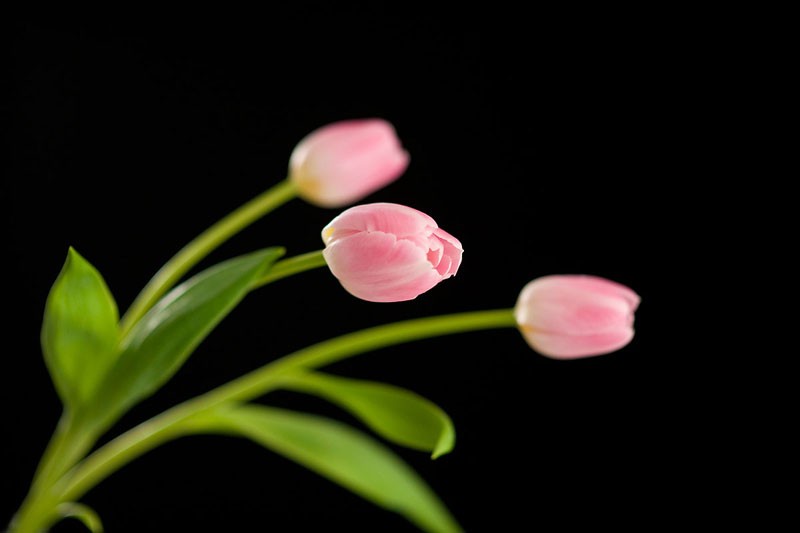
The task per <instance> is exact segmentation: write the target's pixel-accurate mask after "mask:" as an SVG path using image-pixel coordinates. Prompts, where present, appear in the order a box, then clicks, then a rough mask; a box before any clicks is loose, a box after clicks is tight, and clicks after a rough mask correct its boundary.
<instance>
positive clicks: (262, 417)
mask: <svg viewBox="0 0 800 533" xmlns="http://www.w3.org/2000/svg"><path fill="white" fill-rule="evenodd" d="M214 417H215V418H214V419H212V420H211V421H210V424H211V426H212V429H215V430H221V431H223V432H226V433H231V432H232V433H234V434H238V435H241V436H244V437H247V438H249V439H251V440H253V441H255V442H257V443H259V444H261V445H262V446H265V447H266V448H269V449H271V450H273V451H275V452H277V453H280V454H282V455H284V456H286V457H288V458H289V459H291V460H293V461H295V462H297V463H299V464H301V465H303V466H305V467H306V468H309V469H310V470H312V471H314V472H317V473H318V474H320V475H322V476H325V477H327V478H328V479H330V480H331V481H334V482H335V483H338V484H339V485H341V486H342V487H345V488H347V489H349V490H351V491H353V492H354V493H356V494H358V495H360V496H362V497H363V498H365V499H367V500H369V501H371V502H373V503H375V504H377V505H379V506H381V507H384V508H386V509H389V510H391V511H395V512H397V513H400V514H401V515H403V516H405V517H406V518H407V519H408V520H410V521H411V522H413V523H414V524H416V525H417V526H418V527H420V528H421V529H422V530H424V531H428V532H435V533H449V532H458V531H462V529H461V527H460V526H459V525H458V523H457V522H456V521H455V519H454V518H453V516H452V515H451V514H450V512H449V511H448V510H447V508H446V507H445V505H444V504H443V503H442V502H441V500H440V499H439V498H438V496H437V495H436V493H434V492H433V490H432V489H431V488H430V487H429V486H428V485H427V484H426V483H425V481H424V480H423V479H422V478H421V477H420V476H419V475H418V474H417V473H416V472H415V471H414V470H413V469H412V468H411V467H409V466H408V465H407V464H406V463H404V462H403V461H402V460H401V459H400V458H399V457H397V456H396V455H395V454H394V453H393V452H392V451H391V450H389V449H388V448H386V447H385V446H383V445H382V444H380V443H379V442H377V441H375V440H373V439H372V438H370V437H369V436H367V435H365V434H363V433H362V432H360V431H358V430H356V429H353V428H351V427H349V426H347V425H346V424H343V423H341V422H338V421H335V420H331V419H328V418H324V417H321V416H317V415H310V414H306V413H298V412H294V411H288V410H285V409H276V408H272V407H264V406H255V405H245V406H238V407H235V408H233V409H229V410H225V411H220V412H218V413H216V414H215V415H214Z"/></svg>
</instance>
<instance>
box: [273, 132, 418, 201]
mask: <svg viewBox="0 0 800 533" xmlns="http://www.w3.org/2000/svg"><path fill="white" fill-rule="evenodd" d="M408 162H409V155H408V152H406V151H405V150H403V147H402V146H401V144H400V141H399V140H398V138H397V135H396V134H395V130H394V128H393V127H392V125H391V124H389V123H388V122H386V121H385V120H381V119H363V120H344V121H341V122H334V123H333V124H329V125H327V126H323V127H322V128H319V129H317V130H315V131H313V132H311V133H310V134H308V135H307V136H306V137H305V138H304V139H303V140H301V141H300V142H299V143H298V144H297V146H296V147H295V149H294V151H293V152H292V155H291V158H290V159H289V179H290V180H291V181H292V182H294V184H295V186H296V187H297V193H298V195H299V196H300V197H301V198H303V199H304V200H306V201H308V202H310V203H312V204H315V205H318V206H320V207H342V206H345V205H348V204H351V203H353V202H356V201H358V200H360V199H361V198H363V197H365V196H367V195H368V194H370V193H372V192H374V191H376V190H378V189H380V188H381V187H384V186H386V185H388V184H389V183H391V182H392V181H394V180H396V179H397V178H398V177H400V175H401V174H402V173H403V172H404V171H405V170H406V168H407V167H408Z"/></svg>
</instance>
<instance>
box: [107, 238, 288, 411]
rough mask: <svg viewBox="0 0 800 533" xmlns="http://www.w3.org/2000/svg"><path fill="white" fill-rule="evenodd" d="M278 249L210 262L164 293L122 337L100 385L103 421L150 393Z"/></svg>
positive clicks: (244, 291)
mask: <svg viewBox="0 0 800 533" xmlns="http://www.w3.org/2000/svg"><path fill="white" fill-rule="evenodd" d="M283 253H284V250H283V248H277V247H275V248H268V249H265V250H262V251H259V252H255V253H252V254H248V255H244V256H241V257H237V258H234V259H230V260H228V261H225V262H223V263H220V264H218V265H215V266H213V267H211V268H208V269H207V270H204V271H203V272H200V273H199V274H197V275H195V276H194V277H192V278H190V279H189V280H187V281H186V282H184V283H182V284H180V285H178V286H177V287H175V288H174V289H172V290H171V291H170V292H169V293H167V294H166V295H165V296H164V297H163V298H162V299H161V300H160V301H159V302H158V303H157V304H156V305H155V306H153V308H152V309H150V310H149V311H148V312H147V313H146V314H145V315H144V316H143V317H142V319H141V320H140V321H139V322H137V323H136V325H135V326H134V327H133V328H132V329H131V332H130V333H129V334H128V335H127V337H126V338H125V339H123V340H122V352H121V353H120V355H119V358H118V359H117V362H116V364H115V365H114V367H113V368H112V369H111V371H110V372H109V374H108V376H107V378H106V380H105V381H104V382H103V386H102V396H101V398H103V403H102V404H101V405H98V407H97V408H98V410H100V411H101V413H102V416H101V417H102V418H103V419H104V421H105V422H108V421H110V420H111V419H113V417H114V416H116V415H117V414H119V413H121V412H122V411H124V410H125V409H127V408H128V407H130V406H132V405H133V404H135V403H136V402H138V401H140V400H142V399H143V398H145V397H147V396H150V395H151V394H153V393H154V392H155V391H156V390H158V389H159V387H161V385H163V384H164V383H165V382H166V381H167V380H168V379H169V378H171V377H172V376H173V375H174V374H175V372H177V371H178V369H179V368H180V367H181V366H182V365H183V363H184V362H185V361H186V359H187V358H188V357H189V356H190V355H191V353H192V352H193V351H194V350H195V348H196V347H197V346H198V345H199V344H200V342H202V340H203V339H205V338H206V337H207V336H208V334H209V333H211V331H212V330H213V329H214V327H215V326H216V325H217V324H219V322H220V321H222V319H223V318H225V316H227V315H228V313H230V312H231V311H232V310H233V309H234V308H235V307H236V305H237V304H238V303H239V302H240V301H241V300H242V299H243V298H244V297H245V295H246V294H247V293H248V291H249V289H250V287H251V285H252V283H253V281H254V280H256V279H257V278H258V277H259V276H261V275H263V273H264V271H265V270H266V269H267V268H268V267H269V266H270V265H271V264H272V263H274V262H275V261H276V260H277V259H278V258H279V257H280V256H281V255H283Z"/></svg>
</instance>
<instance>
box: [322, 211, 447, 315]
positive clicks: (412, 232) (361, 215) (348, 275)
mask: <svg viewBox="0 0 800 533" xmlns="http://www.w3.org/2000/svg"><path fill="white" fill-rule="evenodd" d="M322 240H323V241H324V242H325V250H323V252H322V253H323V256H324V257H325V261H326V262H327V263H328V267H329V268H330V269H331V272H332V273H333V275H334V276H336V277H337V278H338V279H339V282H340V283H341V284H342V286H343V287H344V288H345V289H346V290H347V291H348V292H349V293H350V294H352V295H353V296H356V297H357V298H361V299H362V300H367V301H370V302H400V301H405V300H413V299H414V298H416V297H417V296H419V295H420V294H422V293H423V292H426V291H428V290H430V289H431V288H433V286H434V285H436V284H437V283H439V282H440V281H442V280H444V279H447V278H449V277H450V276H453V275H455V273H456V271H458V267H459V265H460V264H461V254H462V253H463V248H462V247H461V243H460V242H459V240H458V239H456V238H455V237H453V236H452V235H450V234H449V233H447V232H446V231H444V230H443V229H441V228H439V226H438V225H437V224H436V221H434V220H433V219H432V218H431V217H429V216H428V215H426V214H425V213H422V212H420V211H417V210H416V209H413V208H411V207H407V206H404V205H399V204H389V203H375V204H366V205H358V206H355V207H351V208H350V209H347V210H345V211H344V212H342V213H341V214H340V215H339V216H337V217H336V218H334V219H333V220H332V221H331V222H330V223H329V224H328V225H327V226H325V228H324V229H323V230H322Z"/></svg>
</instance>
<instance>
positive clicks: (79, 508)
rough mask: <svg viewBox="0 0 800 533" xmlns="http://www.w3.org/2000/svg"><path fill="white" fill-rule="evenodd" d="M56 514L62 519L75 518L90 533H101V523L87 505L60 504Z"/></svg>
mask: <svg viewBox="0 0 800 533" xmlns="http://www.w3.org/2000/svg"><path fill="white" fill-rule="evenodd" d="M56 512H57V513H58V514H59V515H60V516H61V517H62V518H75V519H77V520H80V521H81V522H82V523H83V525H84V526H86V529H88V530H89V531H91V532H92V533H103V522H101V521H100V517H99V516H98V515H97V513H96V512H95V511H94V510H93V509H92V508H91V507H89V506H88V505H84V504H82V503H75V502H69V503H61V504H59V505H58V507H57V508H56Z"/></svg>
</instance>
